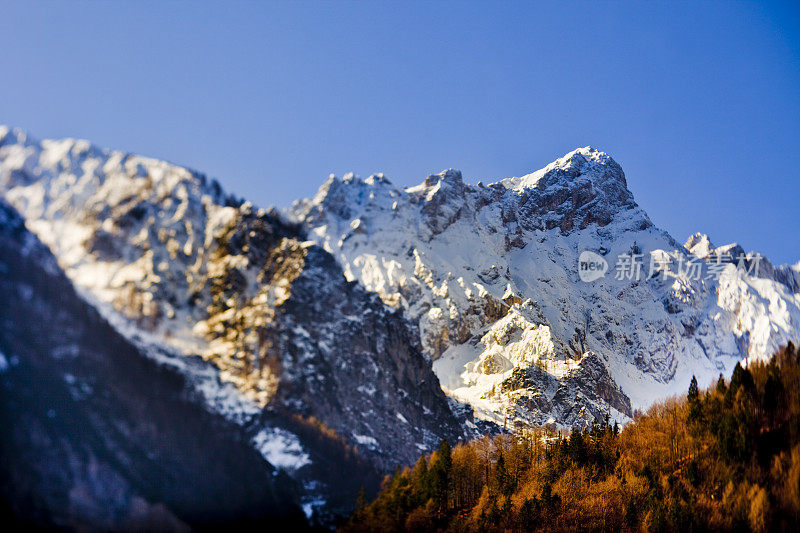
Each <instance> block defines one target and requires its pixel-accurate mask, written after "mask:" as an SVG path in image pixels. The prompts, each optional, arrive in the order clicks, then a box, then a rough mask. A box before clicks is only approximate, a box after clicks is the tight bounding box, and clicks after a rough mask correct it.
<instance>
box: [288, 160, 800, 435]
mask: <svg viewBox="0 0 800 533" xmlns="http://www.w3.org/2000/svg"><path fill="white" fill-rule="evenodd" d="M289 216H290V217H291V218H292V219H293V220H296V221H297V222H299V223H302V224H304V225H305V226H306V227H307V229H308V237H309V238H311V239H314V240H315V241H316V242H318V243H319V244H320V245H321V246H322V247H324V248H325V250H327V251H329V252H330V253H331V254H333V256H334V257H336V259H337V260H338V261H339V263H340V264H341V266H342V269H343V270H344V272H345V274H346V275H347V277H348V279H352V280H357V281H358V282H360V283H361V284H362V285H363V286H364V287H366V288H367V289H368V290H370V291H373V292H375V293H377V294H378V295H379V296H380V297H381V299H382V300H383V301H384V303H385V304H387V305H388V306H390V307H394V308H397V309H402V310H403V312H404V313H405V315H406V316H407V317H408V318H409V319H410V321H411V322H412V323H413V324H415V325H417V327H418V329H419V335H420V341H421V343H422V346H423V348H424V350H425V353H426V354H427V355H428V356H429V357H430V358H431V359H432V360H433V361H434V362H433V367H434V370H435V371H436V373H437V375H438V376H439V379H440V381H441V383H442V386H443V387H444V388H445V390H446V392H447V393H448V394H449V395H451V396H453V397H455V398H457V399H459V400H462V401H465V402H468V403H470V404H471V405H472V406H474V407H475V408H476V410H477V412H478V413H480V414H481V415H482V416H483V417H485V418H488V419H491V420H494V421H496V422H499V423H504V424H508V423H509V422H512V421H513V422H514V423H545V422H548V421H554V422H558V423H562V424H568V425H580V424H583V423H587V422H589V421H591V420H592V419H593V418H596V417H602V416H603V415H604V414H605V413H606V412H609V413H611V414H612V415H613V416H615V417H616V418H620V419H624V418H626V417H629V416H631V415H632V414H633V410H634V409H637V408H643V407H645V406H647V405H649V404H650V403H651V402H652V401H654V400H655V399H658V398H661V397H664V396H666V395H670V394H673V393H677V392H682V391H684V389H685V388H686V387H687V386H688V383H689V380H690V378H691V376H692V374H696V375H697V376H698V379H700V381H701V382H709V381H710V380H711V379H713V378H715V377H716V376H717V375H718V374H719V373H720V372H723V373H725V372H729V371H730V370H731V369H732V367H733V366H734V365H735V363H736V361H739V360H742V359H748V358H761V357H766V356H768V355H769V354H771V353H773V352H774V351H775V349H776V348H777V347H778V346H780V345H782V344H784V343H786V342H787V341H789V340H795V341H796V340H797V339H798V337H800V295H798V293H797V291H798V277H797V275H798V270H799V269H798V267H796V266H795V267H791V268H789V267H778V268H773V267H772V266H771V265H770V264H769V263H768V262H767V261H762V263H761V267H762V268H761V271H760V274H759V275H755V270H754V269H753V265H754V263H755V262H756V260H755V257H754V256H753V255H752V254H751V255H750V256H748V259H746V260H745V261H744V262H743V263H742V269H737V265H736V264H730V265H727V266H725V265H722V266H721V267H709V265H708V263H707V262H705V261H700V259H705V260H708V261H712V262H713V260H714V257H711V255H710V254H712V253H713V252H714V249H713V247H711V246H710V244H709V245H707V246H699V247H694V248H691V251H692V253H694V254H697V255H699V258H698V257H693V256H691V254H690V251H689V250H687V249H686V248H684V247H683V246H681V245H680V244H679V243H678V242H677V241H675V239H673V238H672V237H671V236H670V235H668V234H667V233H666V232H664V231H661V230H659V229H658V228H656V227H654V226H653V224H652V223H651V222H650V220H649V219H648V217H647V215H646V214H645V213H644V212H643V211H642V210H641V209H640V208H639V207H638V206H637V204H636V203H635V202H634V200H633V195H632V193H631V192H630V191H629V190H628V188H627V184H626V181H625V176H624V173H623V171H622V169H621V168H620V166H619V165H618V164H617V163H616V162H615V161H614V160H613V159H611V158H610V157H609V156H608V155H607V154H605V153H603V152H600V151H597V150H595V149H592V148H588V147H587V148H581V149H578V150H575V151H573V152H570V153H569V154H567V155H566V156H564V157H562V158H561V159H558V160H557V161H555V162H553V163H551V164H550V165H548V166H547V167H545V168H543V169H541V170H539V171H537V172H534V173H532V174H529V175H526V176H523V177H519V178H509V179H504V180H501V181H499V182H497V183H492V184H490V185H484V184H482V183H478V184H477V185H475V186H472V185H467V184H465V183H464V182H463V180H462V177H461V174H460V173H459V172H457V171H454V170H448V171H445V172H442V173H441V174H439V175H433V176H429V177H428V178H427V179H426V180H425V181H424V182H423V183H421V184H420V185H418V186H415V187H410V188H407V189H400V188H398V187H395V186H394V185H393V184H392V183H391V182H390V181H389V180H388V179H387V178H386V177H384V176H383V175H374V176H371V177H369V178H367V179H365V180H361V179H359V178H357V177H354V176H353V175H352V174H348V175H346V176H345V177H344V178H342V179H338V178H336V177H334V176H331V177H330V178H329V179H328V180H327V181H326V182H325V183H324V184H323V185H322V187H321V188H320V189H319V192H318V193H317V195H316V196H315V197H314V198H313V199H310V200H302V201H299V202H296V203H295V205H294V206H293V207H292V208H291V210H290V211H289ZM698 242H699V241H698ZM687 244H689V245H692V246H693V245H695V244H697V243H695V242H690V243H687ZM734 248H735V247H727V248H725V247H721V248H720V252H730V251H732V250H734ZM584 251H592V252H595V253H596V254H597V257H600V258H602V259H604V260H605V261H606V262H607V263H608V264H609V271H608V273H607V274H606V275H605V276H604V277H601V278H600V279H597V280H595V281H592V282H584V281H581V280H580V278H579V274H578V259H579V255H580V254H581V253H582V252H584ZM737 251H738V249H737ZM630 254H639V255H636V256H635V257H636V258H638V259H637V260H638V261H641V263H643V264H642V266H641V267H640V268H641V270H642V277H641V278H640V279H638V280H637V279H636V278H635V277H633V276H631V277H629V276H627V275H623V274H626V271H625V270H621V271H619V272H615V266H616V265H617V261H618V257H619V256H620V255H627V256H628V257H634V256H631V255H630ZM620 261H621V260H620ZM701 262H702V263H703V265H700V267H699V268H700V271H699V274H700V275H699V276H697V275H695V274H696V273H697V272H698V271H697V270H693V268H697V265H698V264H699V263H701ZM621 264H622V263H621ZM651 265H652V267H653V268H652V270H651ZM688 265H693V266H692V267H691V268H688ZM748 268H750V273H749V274H748V273H747V269H748ZM717 272H721V275H720V276H719V279H718V280H717V279H715V278H714V275H712V274H714V273H717ZM631 274H633V271H631ZM650 274H652V276H651V275H650ZM617 277H621V278H622V279H617Z"/></svg>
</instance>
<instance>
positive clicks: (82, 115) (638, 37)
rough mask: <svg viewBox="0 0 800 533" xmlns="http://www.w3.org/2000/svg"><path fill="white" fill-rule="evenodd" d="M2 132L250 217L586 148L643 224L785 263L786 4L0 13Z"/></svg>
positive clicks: (516, 167)
mask: <svg viewBox="0 0 800 533" xmlns="http://www.w3.org/2000/svg"><path fill="white" fill-rule="evenodd" d="M0 37H1V38H2V43H3V51H2V53H0V123H5V124H9V125H12V126H18V127H22V128H24V129H26V130H28V131H29V132H30V133H31V134H32V135H33V136H35V137H39V138H52V137H67V136H69V137H81V138H87V139H90V140H92V141H93V142H95V143H97V144H99V145H101V146H104V147H109V148H115V149H121V150H125V151H130V152H137V153H140V154H143V155H147V156H152V157H157V158H161V159H167V160H169V161H172V162H175V163H179V164H182V165H186V166H190V167H192V168H195V169H198V170H201V171H203V172H205V173H207V174H209V175H210V176H215V177H217V178H218V179H219V180H220V181H221V182H222V183H223V185H224V186H225V187H226V188H228V189H229V190H231V191H233V192H234V193H236V194H237V195H239V196H243V197H245V198H247V199H250V200H252V201H253V202H254V203H256V204H257V205H261V206H266V205H270V204H272V205H277V206H280V207H285V206H288V205H289V204H290V203H291V201H292V200H293V199H296V198H299V197H303V196H309V195H313V194H314V192H315V191H316V189H317V187H318V186H319V184H320V183H321V182H322V181H323V180H324V179H325V178H326V177H327V175H328V174H329V173H331V172H333V173H336V174H338V175H342V174H343V173H345V172H348V171H354V172H356V173H357V174H359V175H361V176H367V175H369V174H371V173H373V172H384V173H385V174H386V175H387V176H388V177H389V178H390V179H392V180H393V181H394V182H395V183H397V184H399V185H404V186H406V185H412V184H416V183H418V182H420V181H421V180H422V179H424V177H425V176H426V175H428V174H431V173H435V172H439V171H440V170H442V169H445V168H450V167H452V168H458V169H461V170H462V171H463V173H464V178H465V180H467V181H469V182H472V183H475V182H477V181H478V180H482V181H484V182H489V181H495V180H497V179H499V178H503V177H507V176H518V175H522V174H526V173H528V172H531V171H533V170H536V169H538V168H540V167H542V166H544V165H546V164H547V163H549V162H550V161H552V160H553V159H556V158H557V157H560V156H561V155H563V154H564V153H566V152H568V151H570V150H572V149H573V148H576V147H579V146H585V145H592V146H595V147H597V148H599V149H601V150H603V151H606V152H608V153H609V154H611V155H612V156H613V157H614V158H615V159H616V160H617V162H619V163H620V164H621V165H622V167H623V168H624V169H625V172H626V175H627V178H628V186H629V188H630V189H631V190H632V191H633V193H634V195H635V197H636V200H637V201H638V202H639V204H640V205H641V206H642V207H644V209H645V210H646V211H647V212H648V213H649V215H650V217H651V219H652V220H653V222H654V223H655V224H656V225H657V226H659V227H661V228H664V229H666V230H668V231H669V232H670V233H672V235H673V236H674V237H676V238H677V239H679V240H681V241H682V240H683V239H685V238H686V237H687V236H688V235H689V234H690V233H693V232H695V231H703V232H705V233H708V234H709V235H710V237H711V239H712V241H713V242H715V243H717V244H722V243H726V242H731V241H738V242H739V243H740V244H742V245H743V246H744V247H745V248H746V249H756V250H759V251H761V252H763V253H765V254H766V255H767V256H768V257H770V258H771V259H773V261H774V262H776V263H782V262H792V263H794V262H796V261H798V260H800V193H799V192H798V191H800V3H798V2H787V3H768V4H765V5H758V4H756V3H733V2H719V3H708V4H697V3H696V2H691V3H685V4H679V3H672V2H670V3H657V2H647V3H616V2H614V3H611V2H599V3H560V2H559V3H557V4H549V3H499V4H495V3H488V2H487V3H465V2H457V3H446V2H435V3H431V4H424V3H415V2H402V3H394V2H392V3H390V2H377V3H367V2H313V3H311V2H308V3H305V2H292V3H289V2H275V3H235V2H234V3H231V2H227V3H224V4H221V3H220V4H206V3H199V4H198V3H194V2H192V3H190V2H166V3H162V2H159V3H142V2H137V3H119V2H81V3H73V2H58V3H55V2H53V3H50V2H45V3H36V2H14V3H7V2H5V1H2V0H0Z"/></svg>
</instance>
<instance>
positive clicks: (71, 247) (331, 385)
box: [0, 128, 469, 515]
mask: <svg viewBox="0 0 800 533" xmlns="http://www.w3.org/2000/svg"><path fill="white" fill-rule="evenodd" d="M0 194H2V196H3V197H4V199H5V201H6V202H8V204H10V206H12V207H13V208H14V209H15V210H16V211H17V212H18V213H19V214H20V215H21V216H22V217H23V219H24V220H25V226H26V227H27V228H28V229H29V230H30V231H31V232H33V233H34V234H35V235H36V237H38V239H39V240H41V241H42V242H43V243H44V244H45V245H47V247H49V249H50V251H52V253H53V255H54V256H55V258H56V260H57V264H58V266H59V267H60V268H61V269H62V270H63V271H64V273H65V274H66V276H67V278H69V279H70V280H71V282H72V283H73V284H74V286H75V287H76V289H77V291H78V293H79V294H80V295H81V296H82V297H83V298H84V299H85V300H86V302H88V303H89V304H91V305H92V306H93V307H95V308H96V309H97V310H98V311H99V313H100V314H101V316H102V317H103V318H104V319H105V320H107V321H108V322H109V323H110V324H111V325H112V326H113V327H114V328H115V329H116V330H117V331H118V332H119V334H121V336H122V337H123V338H125V339H126V341H127V342H129V343H131V344H132V345H133V346H135V347H136V348H137V349H139V350H140V351H141V352H142V353H143V354H144V355H145V356H147V357H148V358H150V359H152V360H155V361H157V362H158V363H159V364H160V365H161V366H166V367H169V368H171V369H173V370H174V371H177V372H179V373H181V374H182V375H183V376H184V377H185V378H186V379H187V381H188V382H189V385H190V387H191V388H192V390H194V391H195V396H196V397H197V398H199V400H200V401H201V403H203V404H204V406H205V408H206V409H208V410H210V411H211V412H214V413H217V414H219V415H221V416H223V417H224V418H225V419H227V420H228V421H230V422H232V423H234V424H236V425H237V426H238V427H240V428H241V431H240V433H241V435H242V438H246V439H248V440H249V442H250V445H251V447H252V448H255V449H256V450H258V451H259V452H261V454H262V455H263V457H264V459H265V460H266V461H268V462H269V463H270V464H271V465H272V466H274V467H276V468H278V469H280V470H283V471H284V472H286V473H288V474H290V476H292V477H293V478H294V479H295V481H296V482H297V484H298V486H299V488H298V492H299V494H300V497H299V498H300V503H302V504H303V506H304V508H305V510H306V513H307V514H308V515H311V514H313V513H314V512H315V510H316V511H324V512H328V511H341V512H348V511H349V509H348V506H350V505H352V504H353V502H354V501H355V498H356V493H357V492H358V490H359V487H360V486H362V485H364V486H367V487H368V488H370V487H372V488H374V489H377V484H378V482H379V480H380V477H379V476H378V475H377V474H378V473H379V472H381V471H387V470H390V469H392V468H394V467H395V466H396V465H397V464H402V463H407V462H410V461H413V460H414V459H415V458H416V457H417V456H418V455H419V453H423V452H425V451H429V450H433V449H435V448H436V447H437V446H438V445H439V442H440V441H441V439H443V438H446V439H449V440H457V439H459V438H461V437H463V436H464V433H463V430H462V427H464V423H463V422H462V421H459V420H458V419H457V418H456V416H455V415H454V414H453V410H452V408H451V406H450V402H449V401H448V399H447V398H446V396H445V395H444V393H443V392H442V389H441V387H440V385H439V382H438V380H437V379H436V376H435V375H434V373H433V371H432V370H431V367H430V363H429V362H428V361H427V360H426V358H425V357H424V356H423V354H422V352H421V350H420V347H419V342H418V341H417V339H416V337H415V336H414V335H411V334H410V330H409V329H408V328H407V326H406V321H405V319H404V318H403V316H402V311H401V310H396V309H391V308H389V307H387V306H385V305H384V304H383V303H382V302H381V301H380V299H379V298H378V297H377V296H376V295H374V294H372V293H370V292H368V291H366V290H365V289H364V288H363V287H361V286H359V285H358V284H357V283H354V282H348V281H347V280H346V279H345V277H344V275H343V274H342V271H341V269H340V267H339V265H338V264H337V263H336V261H335V260H334V259H333V257H332V256H331V255H330V254H328V253H327V252H325V251H324V250H323V249H322V248H321V247H319V246H317V245H316V244H314V243H313V242H309V241H307V240H305V239H304V237H303V236H302V234H303V232H302V229H301V228H299V227H297V226H296V225H294V224H291V223H287V222H286V221H284V220H283V219H282V217H281V216H279V215H278V214H277V213H275V212H273V211H271V210H258V209H255V208H254V207H252V206H251V205H250V204H249V203H244V202H241V201H239V200H236V199H235V198H233V197H231V196H229V195H226V194H225V193H224V192H223V191H222V190H221V188H220V187H219V185H218V184H217V183H216V182H214V181H208V180H206V178H205V177H204V176H202V175H199V174H197V173H194V172H191V171H189V170H187V169H184V168H181V167H177V166H174V165H170V164H168V163H165V162H161V161H156V160H153V159H147V158H143V157H138V156H134V155H129V154H124V153H121V152H112V151H105V150H101V149H98V148H96V147H94V146H92V145H91V144H90V143H88V142H85V141H76V140H71V139H70V140H62V141H46V140H45V141H41V142H38V141H35V140H32V139H30V138H29V137H28V136H27V135H26V134H25V133H24V132H22V131H19V130H10V129H8V128H0ZM23 230H24V228H23ZM12 268H13V267H12ZM8 311H9V312H11V310H8ZM68 311H69V310H68V309H67V310H65V312H68ZM73 318H74V320H79V319H80V318H81V315H80V314H77V315H76V316H75V317H73ZM87 327H89V326H87ZM0 350H2V351H3V353H4V354H5V356H6V357H5V358H4V360H5V359H6V358H20V359H21V358H23V355H24V354H21V353H17V352H18V351H19V350H17V349H15V348H14V346H13V345H12V344H11V343H10V341H6V340H4V339H2V338H0ZM59 350H61V351H59V352H58V353H61V352H62V351H64V350H68V351H69V353H71V354H73V355H74V356H77V357H80V355H81V354H82V352H83V351H84V348H83V347H82V346H81V345H80V343H73V344H70V345H69V346H67V347H66V348H64V347H61V348H59ZM109 356H112V357H113V356H115V354H114V353H113V352H112V353H110V354H109ZM53 357H56V355H54V356H53ZM56 359H58V357H56ZM14 360H16V359H14ZM53 365H54V369H53V372H56V373H58V372H59V368H60V367H59V365H58V363H57V362H56V361H55V360H54V362H53ZM70 372H71V371H70V370H69V368H63V373H64V379H72V378H70V377H69V376H67V375H66V374H67V373H70ZM74 375H75V376H77V375H78V374H74ZM132 377H137V376H132ZM75 379H79V378H77V377H76V378H75ZM75 386H76V387H78V386H80V384H77V385H75ZM139 386H140V387H141V390H142V392H143V393H145V392H150V391H151V389H150V387H151V386H152V385H151V384H150V383H149V382H148V381H147V380H146V379H145V378H142V379H141V381H140V382H139ZM100 393H101V392H98V394H100ZM103 394H106V392H103ZM78 407H79V406H78ZM459 413H460V415H461V416H468V415H469V412H468V411H464V410H459ZM141 414H142V416H145V415H144V413H141ZM195 438H198V439H199V438H202V435H197V436H196V437H195ZM337 450H338V451H340V452H341V453H338V455H337ZM356 450H357V451H356ZM364 461H367V462H368V463H371V464H372V465H374V467H375V469H374V470H373V472H375V473H376V475H375V476H373V477H374V479H362V478H363V477H364V475H365V474H364V472H368V469H366V468H363V467H362V466H359V465H360V462H364Z"/></svg>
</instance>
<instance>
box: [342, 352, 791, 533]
mask: <svg viewBox="0 0 800 533" xmlns="http://www.w3.org/2000/svg"><path fill="white" fill-rule="evenodd" d="M799 437H800V353H798V352H797V350H796V349H795V347H794V346H793V345H792V344H789V346H787V347H786V348H784V349H782V350H780V351H779V352H778V353H777V354H775V355H774V356H773V358H772V359H771V360H770V361H769V362H768V363H763V362H757V363H751V364H749V365H748V366H747V367H744V366H742V365H740V364H738V363H737V365H736V367H735V369H734V371H733V374H732V376H731V378H730V380H729V381H726V380H725V378H724V377H723V376H722V375H720V377H719V380H718V381H717V383H716V384H714V385H712V386H711V387H710V388H708V389H707V390H705V391H701V390H699V388H698V384H697V380H696V379H694V378H693V379H692V381H691V383H689V384H688V391H687V394H686V395H684V396H682V397H679V398H672V399H669V400H666V401H664V402H661V403H659V404H656V405H654V406H653V407H651V408H650V409H649V410H648V411H647V412H646V413H644V414H638V415H636V417H635V419H634V420H633V422H631V423H629V424H628V425H627V426H625V428H624V429H622V430H620V428H619V427H618V426H617V425H616V424H610V423H609V419H608V418H606V419H605V420H599V421H595V423H594V424H593V425H592V426H591V427H590V428H587V429H583V430H573V431H572V432H571V433H569V434H565V433H558V432H555V431H554V430H548V429H533V430H526V431H521V432H517V433H515V434H501V435H498V436H496V437H494V438H490V437H484V438H482V439H479V440H475V441H472V442H468V443H460V444H457V445H455V446H454V447H451V445H450V444H449V443H448V442H446V441H442V443H441V446H440V447H439V449H438V450H437V451H435V452H434V453H432V454H430V455H426V456H422V457H420V458H419V459H418V460H417V462H416V464H414V465H413V467H410V468H404V469H398V470H397V471H396V472H395V473H394V475H392V476H387V477H386V479H385V480H384V482H383V486H382V489H381V491H380V493H379V495H378V496H377V498H376V499H375V500H374V501H372V502H369V503H368V502H365V501H363V499H362V501H360V503H359V505H358V509H357V510H356V512H355V513H354V514H353V516H352V517H351V519H350V520H349V521H348V522H347V523H346V524H345V525H344V526H343V528H342V529H343V531H348V532H362V531H363V532H370V531H437V530H438V531H544V530H547V531H566V530H569V531H575V530H584V531H620V530H622V531H676V530H680V531H703V530H714V531H719V530H752V531H770V530H777V531H785V530H792V531H798V530H800V529H798V527H800V438H799Z"/></svg>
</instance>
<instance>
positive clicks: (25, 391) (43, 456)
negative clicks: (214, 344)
mask: <svg viewBox="0 0 800 533" xmlns="http://www.w3.org/2000/svg"><path fill="white" fill-rule="evenodd" d="M0 270H1V271H2V272H3V275H2V276H0V301H2V302H3V305H2V306H0V354H2V359H3V361H4V362H5V365H4V366H3V368H2V370H0V427H2V428H3V430H2V431H0V479H2V483H0V516H2V517H3V523H4V524H5V527H6V528H9V527H10V528H12V529H14V528H15V527H20V528H26V529H28V528H46V529H50V528H66V529H91V530H120V529H131V530H139V529H148V530H175V531H185V530H188V529H189V528H190V527H191V528H194V527H198V526H202V527H213V526H214V525H215V524H226V525H231V524H234V525H240V526H247V527H251V526H252V527H257V526H259V525H260V526H261V527H263V526H264V525H267V524H268V525H269V526H271V527H274V526H275V525H276V524H277V525H281V526H282V527H287V528H288V527H293V528H303V527H304V525H305V523H306V522H305V519H304V517H303V515H302V513H301V511H300V507H299V505H298V501H299V497H298V491H297V487H296V486H295V484H294V483H293V482H292V480H291V479H289V478H288V477H287V476H285V475H283V474H279V473H278V472H277V471H276V470H275V468H273V466H271V465H270V464H269V463H267V462H266V461H265V460H264V458H263V457H262V456H261V455H260V454H259V453H258V452H257V451H256V450H255V449H254V448H253V447H252V446H251V445H250V444H249V443H248V439H247V435H246V434H245V433H244V432H243V431H242V428H241V427H239V426H237V425H236V424H233V423H231V422H230V421H228V420H226V419H225V418H223V417H222V416H220V415H218V414H214V413H211V412H209V411H208V410H207V409H206V408H205V406H204V403H203V402H202V401H197V400H196V399H195V396H196V394H197V393H196V392H195V391H194V390H193V389H192V388H191V387H190V386H189V384H188V383H187V381H186V378H185V376H184V375H182V374H181V373H179V372H177V371H176V370H175V369H174V368H170V367H168V366H165V365H163V364H159V363H158V362H156V361H154V360H153V359H151V358H150V357H148V356H147V355H146V354H144V353H142V352H141V351H140V350H139V349H138V348H137V347H135V346H134V345H132V344H131V343H130V342H128V340H127V339H125V338H124V337H123V336H121V335H120V334H119V333H118V332H117V331H115V330H114V328H113V327H111V326H110V325H109V324H108V323H107V322H106V321H105V320H104V319H103V318H102V317H101V316H100V315H99V314H98V313H97V312H96V311H95V310H94V309H93V308H92V307H90V306H89V305H87V304H86V303H85V302H84V301H83V300H82V299H81V298H80V297H79V296H78V295H77V294H76V293H75V290H74V289H73V287H72V284H71V282H70V281H69V280H67V279H66V277H64V276H63V274H62V273H61V272H60V271H59V269H58V267H57V265H56V262H55V260H54V258H53V257H52V256H51V255H50V253H49V251H48V250H47V249H46V248H45V247H44V246H42V245H41V244H40V243H39V242H38V240H37V239H36V238H35V237H34V236H32V235H31V234H30V233H28V231H27V230H26V229H25V227H24V225H23V223H22V220H21V219H20V218H19V217H18V216H17V214H16V213H15V212H14V210H13V209H11V208H10V207H8V206H7V205H5V204H3V203H2V202H0Z"/></svg>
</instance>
